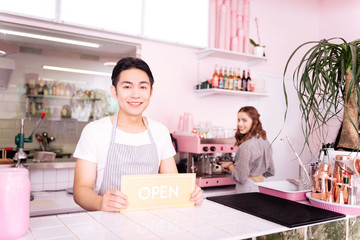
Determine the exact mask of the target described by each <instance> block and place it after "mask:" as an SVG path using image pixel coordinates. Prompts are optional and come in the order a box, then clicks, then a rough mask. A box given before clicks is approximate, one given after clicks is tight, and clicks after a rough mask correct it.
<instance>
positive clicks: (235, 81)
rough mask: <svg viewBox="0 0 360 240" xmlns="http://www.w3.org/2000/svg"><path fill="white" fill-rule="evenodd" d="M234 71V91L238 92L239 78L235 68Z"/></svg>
mask: <svg viewBox="0 0 360 240" xmlns="http://www.w3.org/2000/svg"><path fill="white" fill-rule="evenodd" d="M233 69H234V70H233V89H234V90H237V89H238V84H237V80H238V78H237V76H236V74H235V68H233Z"/></svg>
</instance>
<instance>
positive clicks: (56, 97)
mask: <svg viewBox="0 0 360 240" xmlns="http://www.w3.org/2000/svg"><path fill="white" fill-rule="evenodd" d="M26 96H27V97H28V98H50V99H72V98H73V97H70V96H57V95H35V94H28V95H26ZM76 100H90V101H98V100H100V99H99V98H94V99H90V98H79V99H76Z"/></svg>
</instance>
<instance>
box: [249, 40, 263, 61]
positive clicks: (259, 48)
mask: <svg viewBox="0 0 360 240" xmlns="http://www.w3.org/2000/svg"><path fill="white" fill-rule="evenodd" d="M250 43H251V45H253V46H254V55H255V56H259V57H265V51H264V48H265V46H261V45H260V43H256V42H255V41H254V40H253V39H251V38H250Z"/></svg>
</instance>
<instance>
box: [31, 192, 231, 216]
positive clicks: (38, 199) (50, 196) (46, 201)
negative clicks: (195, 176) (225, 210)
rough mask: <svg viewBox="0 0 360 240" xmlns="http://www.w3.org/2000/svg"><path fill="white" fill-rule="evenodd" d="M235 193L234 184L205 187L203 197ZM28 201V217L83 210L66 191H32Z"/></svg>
mask: <svg viewBox="0 0 360 240" xmlns="http://www.w3.org/2000/svg"><path fill="white" fill-rule="evenodd" d="M234 193H235V186H226V187H214V188H205V189H204V197H210V196H219V195H229V194H234ZM32 194H33V196H34V200H33V201H31V202H30V217H35V216H44V215H54V214H63V213H73V212H83V211H85V210H84V209H82V208H81V207H80V206H79V205H77V204H76V203H75V202H74V199H73V195H72V194H69V193H67V192H66V191H47V192H33V193H32Z"/></svg>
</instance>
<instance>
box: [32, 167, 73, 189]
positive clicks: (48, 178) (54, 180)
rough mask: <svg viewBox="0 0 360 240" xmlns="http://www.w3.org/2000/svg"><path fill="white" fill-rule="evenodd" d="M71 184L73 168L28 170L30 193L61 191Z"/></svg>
mask: <svg viewBox="0 0 360 240" xmlns="http://www.w3.org/2000/svg"><path fill="white" fill-rule="evenodd" d="M73 183H74V168H61V169H39V170H38V169H36V170H30V184H31V191H44V190H62V189H67V188H70V187H72V186H73Z"/></svg>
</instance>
